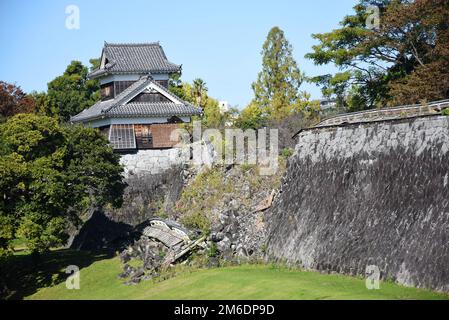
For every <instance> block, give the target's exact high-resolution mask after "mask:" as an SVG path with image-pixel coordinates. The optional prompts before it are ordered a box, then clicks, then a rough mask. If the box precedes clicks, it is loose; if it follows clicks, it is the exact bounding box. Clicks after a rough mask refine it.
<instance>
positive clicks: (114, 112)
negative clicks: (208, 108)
mask: <svg viewBox="0 0 449 320" xmlns="http://www.w3.org/2000/svg"><path fill="white" fill-rule="evenodd" d="M199 114H201V110H200V109H198V108H195V107H193V106H192V105H189V104H176V103H173V102H151V103H150V102H132V103H127V104H125V105H123V106H120V107H118V108H112V109H111V110H110V111H109V112H108V115H109V116H111V117H119V116H120V117H136V116H153V117H170V116H180V117H181V116H192V115H199Z"/></svg>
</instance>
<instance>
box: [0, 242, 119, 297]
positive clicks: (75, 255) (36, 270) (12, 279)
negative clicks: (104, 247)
mask: <svg viewBox="0 0 449 320" xmlns="http://www.w3.org/2000/svg"><path fill="white" fill-rule="evenodd" d="M112 256H113V254H111V253H110V252H87V251H75V250H69V249H61V250H55V251H50V252H48V253H45V254H43V255H42V256H40V257H39V258H37V259H36V258H35V257H33V256H32V255H30V254H27V253H24V252H20V253H18V254H15V255H13V256H11V257H9V258H8V259H7V261H6V262H5V263H4V265H3V266H1V275H0V278H2V279H0V280H1V282H3V283H5V284H6V287H7V289H8V294H7V295H6V296H2V295H0V299H7V300H20V299H23V298H24V297H26V296H29V295H31V294H33V293H35V292H36V291H37V290H38V289H40V288H45V287H49V286H54V285H57V284H59V283H61V282H63V281H65V280H66V279H67V277H68V276H69V274H66V273H65V269H66V268H67V267H68V266H70V265H76V266H78V267H79V268H80V269H82V268H85V267H88V266H89V265H91V264H92V263H94V262H96V261H99V260H104V259H108V258H111V257H112Z"/></svg>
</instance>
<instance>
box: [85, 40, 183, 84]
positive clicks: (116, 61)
mask: <svg viewBox="0 0 449 320" xmlns="http://www.w3.org/2000/svg"><path fill="white" fill-rule="evenodd" d="M103 55H105V58H107V59H108V63H107V64H106V65H105V66H104V68H101V69H96V70H94V71H92V72H91V73H89V75H88V77H89V78H90V79H95V78H98V77H101V76H106V75H111V74H148V73H152V74H163V73H178V72H181V69H182V65H177V64H174V63H172V62H170V61H169V60H168V59H167V56H166V55H165V52H164V50H163V48H162V46H161V45H160V44H159V42H151V43H107V42H105V44H104V48H103V51H102V56H103Z"/></svg>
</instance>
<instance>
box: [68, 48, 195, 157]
mask: <svg viewBox="0 0 449 320" xmlns="http://www.w3.org/2000/svg"><path fill="white" fill-rule="evenodd" d="M176 73H181V66H180V65H176V64H174V63H172V62H170V61H169V60H168V59H167V57H166V55H165V52H164V50H163V48H162V46H161V45H160V44H159V43H136V44H112V43H106V42H105V44H104V48H103V51H102V54H101V62H100V66H99V68H98V69H97V70H94V71H93V72H91V73H90V74H89V78H91V79H98V80H99V81H100V88H101V101H99V102H97V103H96V104H94V105H93V106H91V107H90V108H88V109H86V110H84V111H82V112H81V113H79V114H77V115H76V116H74V117H71V119H70V121H71V122H72V123H82V124H84V125H85V126H91V127H94V128H99V129H100V131H101V132H103V133H104V134H106V135H107V136H108V138H109V141H110V143H111V145H112V147H113V148H114V149H115V150H118V151H125V152H126V151H136V150H144V149H166V148H172V147H173V146H175V145H176V144H177V143H178V142H179V141H178V140H177V139H174V136H173V135H172V132H173V130H175V129H177V128H178V127H179V124H180V123H188V122H190V121H191V118H192V116H195V115H201V114H202V109H201V108H197V107H195V106H193V105H191V104H190V103H188V102H185V101H183V100H181V99H180V98H179V97H177V96H176V95H174V94H172V93H171V92H170V91H169V90H168V83H169V79H170V76H171V75H173V74H176Z"/></svg>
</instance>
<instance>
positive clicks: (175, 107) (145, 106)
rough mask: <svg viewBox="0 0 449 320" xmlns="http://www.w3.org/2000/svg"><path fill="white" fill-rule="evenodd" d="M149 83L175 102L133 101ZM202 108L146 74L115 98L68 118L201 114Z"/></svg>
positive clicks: (75, 121) (77, 120)
mask: <svg viewBox="0 0 449 320" xmlns="http://www.w3.org/2000/svg"><path fill="white" fill-rule="evenodd" d="M150 84H152V85H153V86H155V87H157V88H159V90H160V91H162V92H163V93H164V95H166V96H168V97H169V98H170V100H172V101H176V102H133V103H129V101H130V100H132V99H133V98H134V97H135V96H137V95H138V94H139V93H141V92H142V91H143V90H145V88H147V87H148V86H149V85H150ZM202 113H203V112H202V109H201V108H197V107H195V106H193V105H191V104H190V103H188V102H185V101H183V100H181V99H180V98H178V97H177V96H175V95H174V94H172V93H171V92H169V91H168V90H167V89H165V88H164V87H163V86H161V85H159V84H158V83H157V82H155V81H153V80H152V77H151V76H149V75H147V76H144V77H141V78H140V79H139V80H138V81H136V82H135V83H134V84H132V85H131V86H130V87H128V88H127V89H126V90H124V91H123V92H122V93H120V94H119V95H118V96H117V97H115V99H111V100H107V101H99V102H97V103H96V104H94V105H93V106H92V107H90V108H88V109H86V110H84V111H82V112H81V113H79V114H77V115H76V116H73V117H71V118H70V121H71V122H72V123H77V122H87V121H93V120H97V119H105V118H133V117H134V118H135V117H145V116H146V117H169V116H194V115H201V114H202Z"/></svg>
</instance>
